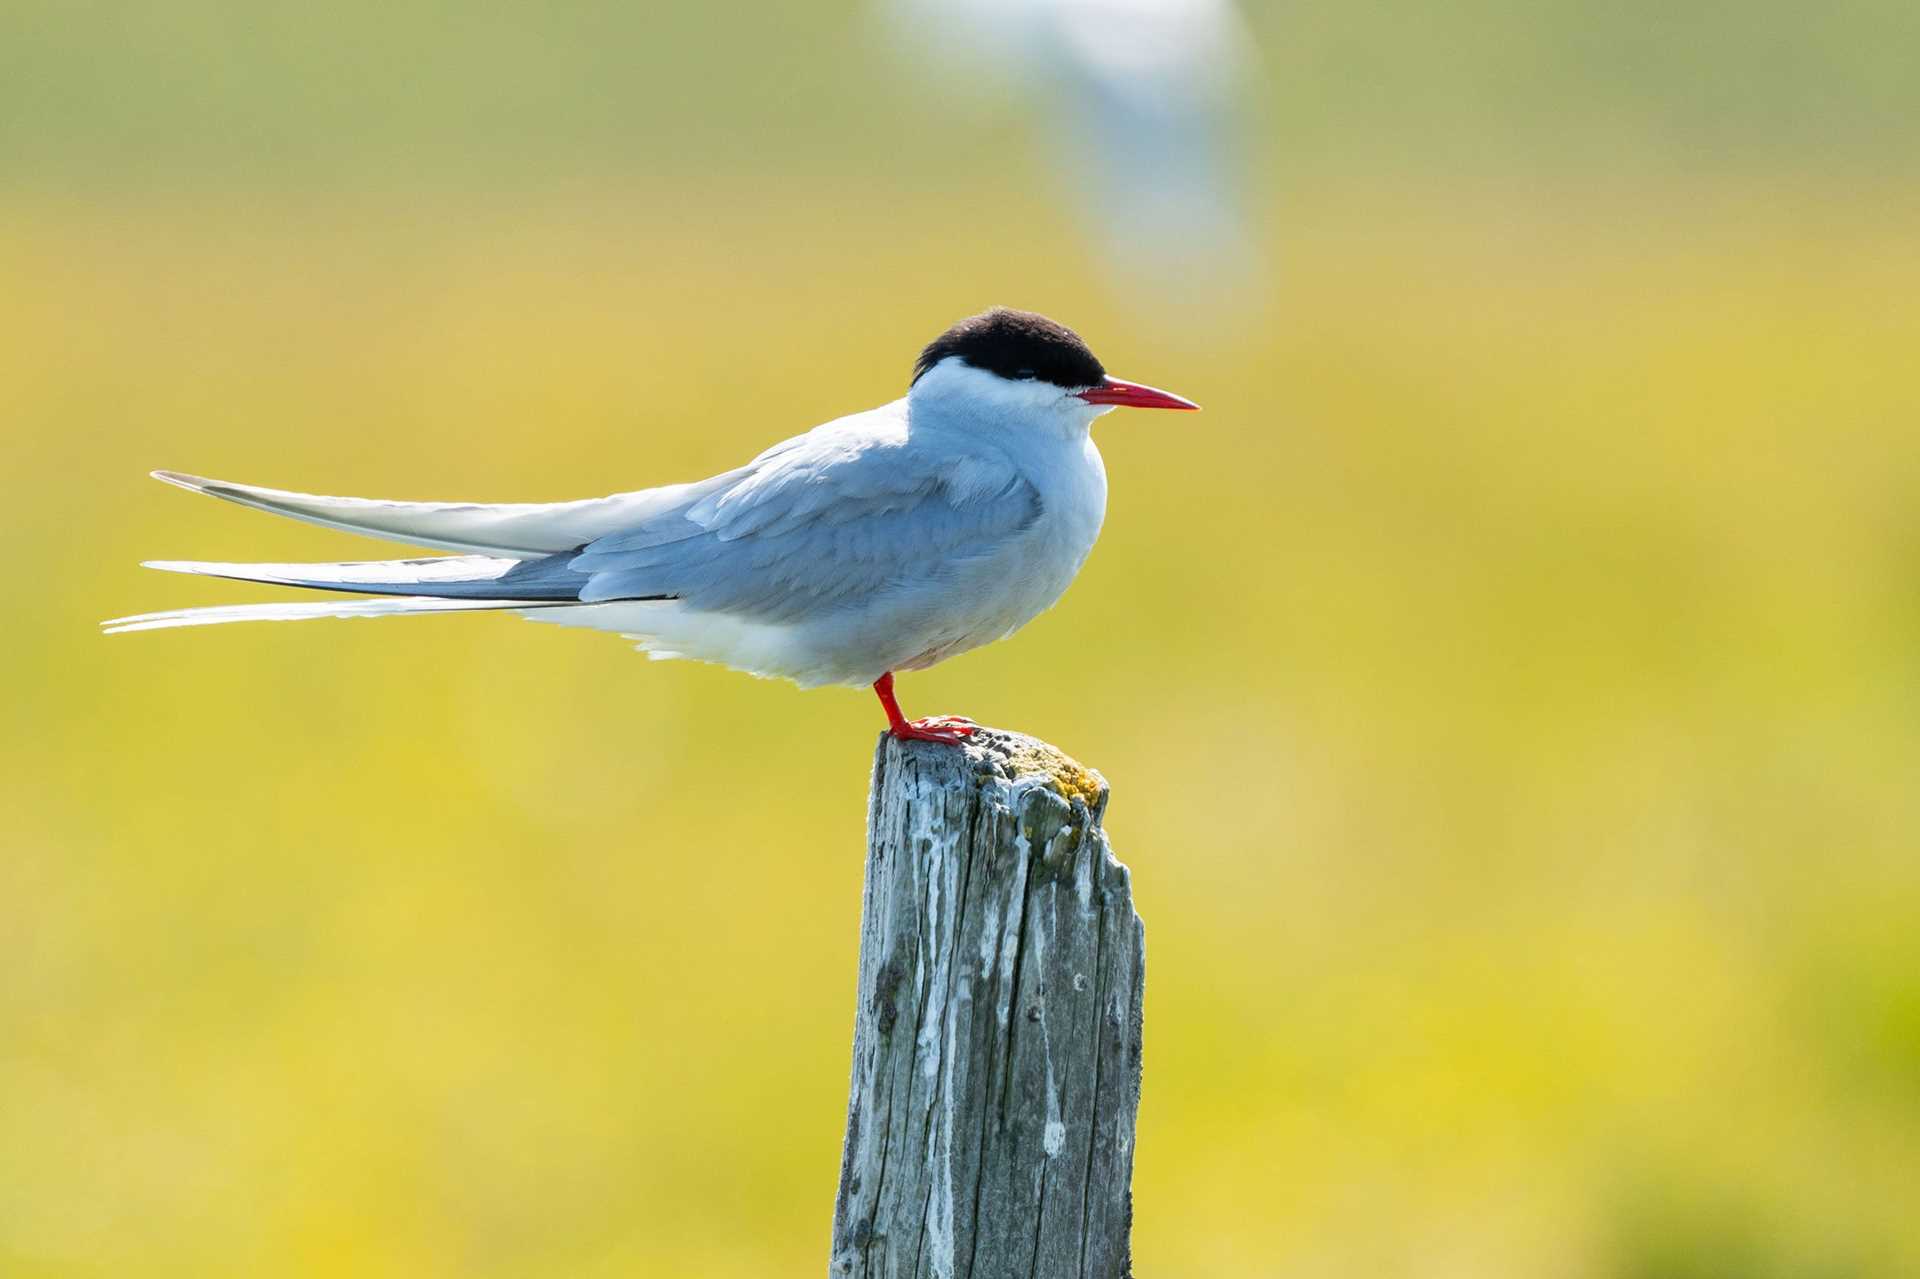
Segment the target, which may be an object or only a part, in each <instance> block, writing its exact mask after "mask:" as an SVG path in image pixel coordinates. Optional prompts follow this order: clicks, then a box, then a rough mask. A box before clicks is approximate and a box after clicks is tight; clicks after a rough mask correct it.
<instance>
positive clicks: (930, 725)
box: [873, 671, 980, 746]
mask: <svg viewBox="0 0 1920 1279" xmlns="http://www.w3.org/2000/svg"><path fill="white" fill-rule="evenodd" d="M873 691H874V692H875V693H876V694H877V695H878V696H879V698H880V705H881V706H882V707H884V708H885V709H886V712H887V731H888V732H889V733H892V734H893V735H894V736H895V737H897V738H899V739H900V740H901V741H903V742H944V743H946V744H947V745H949V746H954V745H958V744H959V743H961V742H964V741H966V740H967V739H968V738H969V737H972V736H973V735H974V734H975V733H977V732H979V731H980V726H979V725H978V724H976V723H974V722H973V721H972V720H970V719H968V718H967V717H966V716H965V715H929V716H927V718H925V719H914V720H910V719H908V718H907V717H906V716H905V715H902V714H901V713H900V703H899V702H897V701H895V700H894V698H893V672H891V671H889V672H887V673H886V674H885V675H882V676H881V677H880V678H879V679H877V680H875V681H873Z"/></svg>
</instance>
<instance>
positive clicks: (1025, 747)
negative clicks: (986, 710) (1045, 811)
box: [1007, 737, 1107, 808]
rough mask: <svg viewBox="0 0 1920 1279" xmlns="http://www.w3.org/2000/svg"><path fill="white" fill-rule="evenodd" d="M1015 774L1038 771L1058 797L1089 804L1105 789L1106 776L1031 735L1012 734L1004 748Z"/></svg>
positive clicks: (1095, 800) (1096, 799)
mask: <svg viewBox="0 0 1920 1279" xmlns="http://www.w3.org/2000/svg"><path fill="white" fill-rule="evenodd" d="M1007 762H1008V764H1010V765H1011V766H1012V768H1013V770H1014V771H1015V773H1016V774H1031V773H1038V774H1040V775H1042V776H1044V777H1045V778H1046V779H1047V782H1048V784H1049V785H1051V786H1052V787H1053V789H1054V791H1055V793H1057V794H1058V795H1059V796H1060V798H1062V799H1065V800H1068V801H1072V800H1076V799H1077V800H1080V801H1081V802H1082V803H1084V804H1086V805H1087V806H1088V807H1089V808H1091V807H1093V806H1094V804H1095V803H1096V802H1097V801H1098V800H1099V798H1100V797H1101V796H1102V795H1103V794H1105V793H1106V789H1107V779H1106V778H1104V777H1102V776H1100V774H1098V773H1096V772H1094V771H1093V770H1092V769H1091V768H1088V767H1087V766H1086V765H1084V764H1082V763H1081V762H1080V761H1079V760H1076V759H1074V758H1073V757H1072V756H1071V755H1069V754H1067V753H1066V752H1065V751H1063V750H1060V749H1059V748H1058V747H1055V746H1051V745H1048V744H1047V743H1046V742H1042V741H1038V740H1036V739H1034V738H1031V737H1023V738H1016V739H1014V741H1013V742H1012V744H1011V745H1010V746H1009V749H1008V751H1007Z"/></svg>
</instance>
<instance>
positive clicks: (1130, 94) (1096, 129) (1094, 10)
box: [882, 0, 1265, 326]
mask: <svg viewBox="0 0 1920 1279" xmlns="http://www.w3.org/2000/svg"><path fill="white" fill-rule="evenodd" d="M882 3H883V4H884V6H885V7H884V9H883V11H882V12H883V16H884V19H885V21H886V25H887V29H888V33H889V35H890V36H891V37H892V40H893V43H894V46H895V47H896V49H897V50H898V51H899V52H900V54H901V55H902V57H903V58H904V59H906V60H907V61H908V62H909V63H910V65H911V66H912V68H913V71H914V73H915V77H916V82H917V83H919V84H921V85H924V86H926V87H927V88H928V90H929V91H931V92H937V93H940V94H941V95H942V101H943V106H944V107H946V108H948V109H957V110H959V111H960V112H961V113H962V114H967V113H974V116H975V118H976V119H978V118H982V117H984V116H988V115H991V114H993V113H995V112H997V111H999V110H1001V109H1002V108H1003V107H1004V105H1005V104H1007V103H1008V102H1012V103H1014V104H1015V105H1017V106H1019V107H1021V108H1024V109H1027V110H1030V111H1033V112H1035V113H1037V114H1038V115H1039V116H1040V118H1041V120H1042V122H1043V124H1044V126H1045V128H1046V130H1047V133H1048V135H1049V142H1048V146H1049V154H1048V157H1047V158H1048V159H1049V160H1051V161H1053V162H1055V163H1057V164H1058V165H1059V167H1060V169H1061V171H1062V175H1063V178H1064V183H1065V185H1066V186H1067V187H1068V188H1069V189H1070V193H1071V195H1072V197H1073V198H1074V201H1075V203H1076V205H1077V206H1078V212H1079V214H1080V216H1081V218H1082V220H1083V222H1084V223H1085V224H1086V225H1087V226H1088V227H1089V229H1090V231H1091V232H1092V234H1093V235H1094V236H1096V237H1097V239H1098V241H1099V245H1100V249H1101V251H1102V253H1103V255H1104V256H1106V257H1107V258H1108V259H1109V260H1110V262H1111V265H1112V270H1111V271H1110V272H1108V276H1109V278H1110V280H1111V282H1112V283H1113V284H1114V285H1115V286H1116V290H1117V292H1118V293H1119V294H1120V295H1121V296H1122V297H1123V298H1124V299H1125V300H1127V301H1130V302H1132V303H1135V304H1137V305H1138V306H1139V307H1140V308H1141V312H1142V314H1143V315H1147V316H1160V317H1166V318H1168V319H1173V318H1176V317H1177V319H1178V321H1179V322H1180V323H1181V324H1182V325H1183V326H1185V325H1190V324H1192V323H1193V322H1194V321H1195V320H1196V319H1197V318H1201V317H1205V316H1208V315H1213V316H1215V317H1217V318H1219V319H1220V320H1223V321H1224V320H1225V319H1226V318H1227V316H1226V315H1225V314H1224V309H1223V308H1224V304H1228V303H1234V302H1238V303H1241V304H1243V305H1251V304H1257V303H1258V301H1259V300H1260V297H1261V294H1262V293H1263V291H1264V278H1265V277H1264V269H1263V266H1262V263H1261V261H1260V255H1259V254H1258V252H1257V251H1256V249H1255V239H1254V236H1253V234H1252V233H1251V230H1250V227H1249V225H1248V218H1247V213H1246V191H1245V189H1244V188H1245V186H1246V184H1247V181H1246V173H1245V171H1244V169H1245V166H1244V164H1243V163H1242V157H1241V154H1240V152H1241V147H1242V144H1243V142H1244V139H1243V138H1242V136H1241V133H1242V129H1243V127H1244V116H1245V113H1244V111H1243V110H1242V108H1243V106H1244V103H1245V98H1246V94H1247V90H1248V81H1249V79H1250V78H1251V77H1250V75H1249V71H1250V69H1251V68H1252V66H1253V62H1254V58H1253V47H1252V44H1251V41H1250V39H1249V36H1248V33H1247V30H1246V26H1245V23H1244V22H1243V20H1242V19H1241V16H1240V14H1239V12H1238V11H1237V10H1236V9H1235V8H1234V5H1233V3H1232V0H882ZM1181 303H1186V304H1189V305H1187V306H1181V305H1180V304H1181Z"/></svg>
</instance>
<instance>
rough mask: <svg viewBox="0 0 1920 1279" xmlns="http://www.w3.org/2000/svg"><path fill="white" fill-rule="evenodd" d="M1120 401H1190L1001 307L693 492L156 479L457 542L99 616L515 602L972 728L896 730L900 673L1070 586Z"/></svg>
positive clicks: (267, 575) (181, 569) (1007, 623)
mask: <svg viewBox="0 0 1920 1279" xmlns="http://www.w3.org/2000/svg"><path fill="white" fill-rule="evenodd" d="M1118 406H1128V407H1132V408H1157V409H1195V408H1198V407H1199V406H1198V405H1196V404H1194V403H1193V402H1192V401H1190V400H1185V399H1182V398H1181V397H1179V396H1177V395H1172V394H1169V393H1167V392H1165V391H1159V390H1155V389H1154V388H1152V387H1149V386H1142V385H1140V384H1138V383H1134V382H1125V381H1122V380H1120V379H1119V378H1113V377H1108V376H1107V374H1106V370H1105V369H1104V368H1103V367H1102V366H1101V364H1100V361H1099V360H1097V359H1095V358H1094V355H1093V352H1092V351H1090V350H1088V349H1087V345H1086V343H1084V342H1082V341H1081V340H1080V338H1079V337H1078V336H1077V335H1076V334H1074V333H1073V332H1072V331H1071V330H1069V329H1067V328H1065V327H1064V326H1062V325H1059V324H1056V323H1054V322H1053V321H1052V320H1049V319H1047V318H1045V317H1044V316H1040V315H1035V314H1032V313H1030V312H1024V311H1013V310H1007V309H1003V308H1001V309H995V310H992V311H988V312H985V313H984V314H981V315H976V316H972V317H970V318H968V319H965V320H962V321H961V322H960V323H958V324H956V325H954V326H953V327H952V328H951V329H949V330H947V331H946V332H945V333H943V334H942V335H941V336H940V337H938V338H936V339H935V340H934V341H933V342H931V343H929V344H928V346H927V347H926V349H925V350H923V351H922V352H921V353H920V358H919V360H918V361H917V363H916V364H915V366H914V375H913V380H912V383H911V386H910V388H909V390H908V392H907V394H906V396H905V397H904V398H903V399H899V400H895V401H894V402H893V403H891V404H886V405H882V406H881V407H879V408H876V409H869V410H867V411H866V412H864V413H855V414H853V415H851V416H849V417H843V418H840V419H837V420H836V421H832V422H828V423H826V424H825V425H822V426H817V427H815V428H814V429H812V430H811V431H808V432H807V433H806V434H804V435H798V436H795V437H794V438H793V439H790V440H787V441H785V442H783V443H780V444H776V445H774V446H773V447H772V448H770V449H768V450H767V451H766V452H764V453H762V454H760V456H758V457H756V458H754V459H753V460H752V461H751V462H749V463H747V464H746V465H745V466H742V467H739V468H737V469H735V470H731V471H726V472H723V473H722V474H719V475H716V476H714V477H712V478H711V479H706V480H700V481H698V482H696V483H692V484H673V485H668V486H666V487H663V488H651V489H641V490H639V491H637V492H632V493H618V494H615V495H613V496H612V497H602V498H593V499H588V500H585V501H578V502H556V503H550V504H530V503H515V504H484V503H475V502H382V501H370V500H368V499H365V498H354V497H316V496H312V495H309V494H304V493H288V492H283V491H281V490H278V489H268V488H257V487H254V486H252V485H247V484H229V483H225V482H222V481H219V480H207V479H200V478H198V477H196V476H191V475H180V474H177V473H175V472H172V471H156V472H154V475H155V477H156V478H158V479H162V480H165V481H167V482H168V483H170V484H177V485H179V486H180V487H182V488H187V489H192V490H194V491H195V492H199V493H207V494H210V495H211V496H214V497H221V498H225V499H226V500H228V501H230V502H237V503H239V504H240V505H242V506H250V507H253V508H254V509H255V510H261V511H267V512H269V513H271V514H275V515H285V516H290V517H292V518H294V519H298V520H306V521H308V522H309V523H313V524H321V525H325V526H327V527H329V528H339V529H346V530H349V531H352V532H356V533H366V534H371V535H373V536H375V537H380V538H384V539H386V540H389V541H395V542H404V543H406V544H409V545H413V546H428V547H435V548H438V549H443V550H450V551H456V552H460V553H459V554H455V555H446V556H435V557H430V558H423V559H398V560H377V561H366V562H352V563H324V564H220V563H205V562H199V561H192V562H188V561H176V560H156V561H149V562H148V564H147V567H149V568H158V569H166V570H168V571H170V572H176V573H196V574H203V575H206V576H211V577H227V578H235V579H239V580H241V581H249V582H268V583H273V584H276V585H281V586H301V587H309V588H313V589H316V590H327V591H350V592H357V593H360V594H366V595H376V596H386V597H390V598H382V599H367V600H347V601H330V602H324V603H306V604H241V605H231V606H224V607H213V608H190V609H177V610H173V611H170V612H164V613H146V614H141V615H139V616H136V617H123V618H119V619H117V620H115V621H111V622H107V623H105V624H104V625H105V627H106V629H107V631H108V632H109V633H116V632H125V631H146V630H158V629H162V628H165V627H174V626H202V625H209V624H213V623H219V622H241V621H295V620H302V619H306V618H316V617H380V616H388V615H393V614H403V613H431V612H447V611H461V612H467V611H482V610H505V611H510V612H514V613H518V614H519V615H521V616H522V617H526V618H530V619H532V620H535V621H543V622H558V623H560V624H561V625H564V626H580V627H587V628H590V629H593V630H602V631H612V632H615V633H617V634H620V635H622V636H625V637H626V638H628V639H631V640H635V641H637V642H638V645H639V647H640V648H641V649H642V650H643V651H646V652H648V653H650V654H651V655H652V656H654V657H656V658H665V657H688V658H694V659H697V660H700V661H707V662H718V663H720V664H722V665H725V666H729V667H732V668H734V669H736V670H742V671H746V672H749V673H750V674H753V675H758V676H763V677H765V676H777V677H781V678H785V679H790V680H792V681H794V682H795V683H796V684H799V685H800V686H801V687H803V688H811V687H816V686H819V685H823V684H848V685H861V684H868V685H871V686H872V688H873V690H874V692H875V693H876V694H878V696H879V698H880V703H881V705H882V706H883V707H884V708H885V710H886V713H887V724H888V727H889V728H890V729H891V730H892V732H893V733H894V735H895V736H897V737H902V738H908V739H913V740H921V741H940V742H953V741H958V740H960V739H962V738H965V737H967V736H969V735H970V734H971V733H972V732H973V731H974V728H973V724H972V722H971V721H969V720H966V719H964V718H960V717H954V716H937V717H933V718H929V719H921V720H913V721H909V720H908V719H907V718H906V717H905V716H904V715H903V714H902V713H901V711H900V707H899V704H898V703H897V702H896V701H895V700H894V694H893V675H894V672H895V671H912V670H922V669H924V668H926V667H929V666H932V665H933V664H934V663H935V662H939V661H942V660H944V659H946V658H949V657H952V656H954V655H955V654H957V653H964V652H966V651H967V650H969V649H973V648H978V647H979V646H981V645H982V644H988V643H991V642H993V641H994V640H998V639H1004V638H1006V637H1007V636H1009V635H1011V634H1013V632H1015V631H1016V630H1018V629H1020V627H1022V626H1024V625H1025V624H1026V623H1027V622H1029V621H1031V620H1033V618H1034V617H1036V616H1038V615H1039V614H1040V613H1041V612H1043V611H1044V610H1046V609H1047V608H1049V607H1051V606H1052V605H1053V603H1054V602H1055V601H1056V600H1058V599H1059V598H1060V596H1061V594H1062V593H1063V592H1064V591H1065V590H1066V589H1067V584H1068V583H1069V582H1071V581H1072V580H1073V578H1074V575H1075V574H1076V573H1078V572H1079V571H1080V565H1081V564H1082V563H1083V562H1084V561H1085V560H1086V558H1087V553H1088V552H1089V551H1090V550H1092V549H1093V542H1094V538H1095V537H1096V536H1097V535H1098V534H1099V532H1100V524H1101V520H1102V519H1103V517H1104V516H1105V513H1106V504H1107V477H1106V470H1105V468H1104V467H1103V466H1102V465H1101V461H1100V453H1099V450H1097V449H1096V448H1095V447H1094V444H1093V439H1092V435H1091V431H1090V428H1091V427H1092V425H1093V421H1094V419H1095V418H1097V417H1099V416H1101V415H1102V414H1104V413H1107V412H1110V411H1111V410H1112V409H1113V408H1115V407H1118Z"/></svg>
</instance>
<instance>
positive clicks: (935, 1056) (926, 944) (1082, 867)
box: [830, 729, 1144, 1279]
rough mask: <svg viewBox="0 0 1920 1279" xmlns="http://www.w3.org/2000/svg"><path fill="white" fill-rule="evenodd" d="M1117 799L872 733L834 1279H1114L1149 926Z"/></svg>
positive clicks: (978, 747)
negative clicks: (1117, 817) (1114, 814)
mask: <svg viewBox="0 0 1920 1279" xmlns="http://www.w3.org/2000/svg"><path fill="white" fill-rule="evenodd" d="M1106 801H1107V787H1106V783H1105V782H1104V781H1103V780H1101V778H1100V777H1099V775H1098V774H1096V773H1092V772H1089V771H1088V770H1086V769H1084V768H1082V767H1080V766H1079V765H1078V764H1076V763H1074V762H1073V761H1072V760H1070V759H1068V758H1067V757H1066V756H1064V755H1062V754H1061V753H1060V752H1059V751H1057V750H1055V749H1054V748H1053V747H1051V746H1048V745H1046V744H1045V743H1044V742H1040V741H1037V740H1035V739H1033V738H1031V737H1024V736H1021V735H1019V734H1014V733H1003V732H999V731H997V730H992V729H986V730H982V731H981V732H980V733H979V734H978V735H977V736H976V737H974V738H973V739H972V740H971V741H970V742H969V743H968V745H967V746H966V747H965V748H959V747H954V746H942V745H929V744H926V743H917V742H899V741H895V740H894V739H892V738H891V737H888V736H885V735H882V738H881V741H880V746H879V749H878V751H877V753H876V754H875V757H874V768H873V789H872V796H871V801H870V809H869V814H868V828H867V839H868V848H867V873H866V894H865V904H864V908H863V911H862V918H861V928H860V984H859V1004H858V1006H857V1009H856V1012H855V1016H854V1036H853V1080H852V1086H851V1089H850V1095H849V1097H848V1102H847V1134H846V1144H845V1148H844V1153H843V1155H842V1158H841V1168H840V1189H839V1194H838V1196H837V1198H836V1201H835V1204H834V1221H833V1255H832V1262H831V1267H830V1273H831V1275H832V1276H833V1279H869V1277H871V1279H883V1277H884V1279H907V1277H914V1279H918V1277H920V1276H926V1277H928V1279H1001V1277H1002V1276H1020V1277H1022V1279H1067V1277H1068V1276H1073V1277H1074V1279H1125V1277H1126V1276H1128V1275H1129V1274H1130V1273H1131V1260H1130V1252H1129V1238H1128V1237H1129V1232H1130V1229H1131V1226H1132V1193H1131V1180H1132V1175H1133V1137H1134V1117H1135V1114H1136V1112H1137V1111H1138V1109H1139V1103H1140V1036H1141V1026H1140V997H1141V986H1142V979H1143V975H1144V968H1143V953H1142V935H1141V926H1140V918H1139V916H1138V915H1136V914H1135V913H1134V908H1133V893H1132V887H1131V884H1130V882H1129V877H1128V873H1127V868H1126V867H1125V866H1123V865H1121V864H1120V863H1119V862H1118V861H1116V860H1114V858H1113V855H1112V853H1111V852H1110V851H1109V849H1108V847H1107V839H1106V836H1105V834H1104V833H1103V832H1102V831H1101V829H1100V818H1101V814H1102V812H1103V811H1104V810H1105V808H1106Z"/></svg>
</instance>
